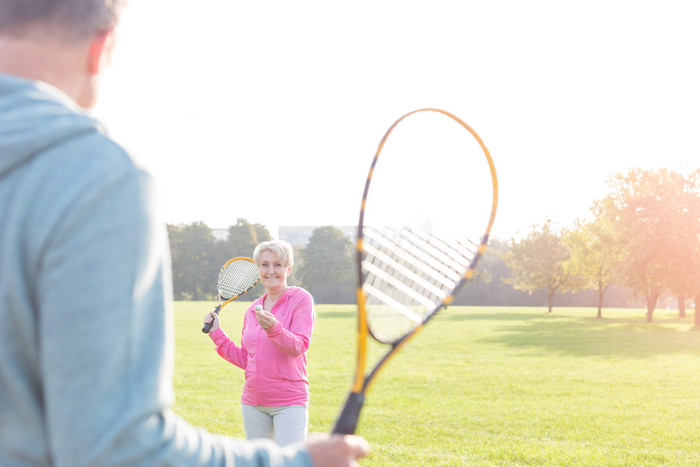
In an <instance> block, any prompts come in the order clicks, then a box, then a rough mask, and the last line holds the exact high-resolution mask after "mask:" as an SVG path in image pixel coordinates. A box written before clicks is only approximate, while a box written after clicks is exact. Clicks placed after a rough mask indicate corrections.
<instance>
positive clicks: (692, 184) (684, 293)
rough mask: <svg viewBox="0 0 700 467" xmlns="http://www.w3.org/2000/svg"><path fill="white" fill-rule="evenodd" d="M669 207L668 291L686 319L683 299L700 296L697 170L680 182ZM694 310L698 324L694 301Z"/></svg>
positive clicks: (699, 186)
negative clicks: (671, 223)
mask: <svg viewBox="0 0 700 467" xmlns="http://www.w3.org/2000/svg"><path fill="white" fill-rule="evenodd" d="M672 203H673V204H672V205H671V206H669V208H668V209H669V210H671V211H672V213H673V214H674V216H673V217H672V219H671V222H673V225H669V228H668V230H669V235H670V237H671V238H669V241H670V242H671V243H672V244H673V249H672V251H671V255H672V256H671V258H670V259H671V263H672V266H671V274H670V277H669V289H670V290H671V292H673V294H674V295H675V296H676V297H677V299H678V314H679V317H681V318H685V316H686V313H685V300H686V298H687V297H691V298H692V297H693V296H695V295H700V169H699V170H695V171H694V172H692V173H690V175H689V176H688V177H687V178H685V177H684V178H683V180H682V182H681V186H679V189H678V192H677V193H676V196H674V197H673V199H672ZM695 308H696V317H695V319H696V322H697V320H698V313H697V300H696V307H695Z"/></svg>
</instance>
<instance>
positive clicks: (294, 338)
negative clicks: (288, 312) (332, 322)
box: [265, 294, 315, 357]
mask: <svg viewBox="0 0 700 467" xmlns="http://www.w3.org/2000/svg"><path fill="white" fill-rule="evenodd" d="M292 306H293V307H294V310H293V312H292V320H291V322H290V324H289V329H286V328H285V327H284V326H283V325H282V323H280V322H279V321H275V324H273V325H272V326H270V327H269V328H268V329H266V330H265V332H267V336H268V337H269V338H270V340H271V341H272V342H273V343H274V344H275V345H276V346H277V347H279V348H280V349H282V351H283V352H284V353H286V354H288V355H291V356H292V357H298V356H299V355H301V354H303V353H304V352H306V351H307V350H308V348H309V344H310V343H311V334H312V332H313V330H314V320H315V311H314V303H313V299H312V298H311V296H310V295H307V294H305V295H304V296H303V298H302V299H301V300H300V301H299V303H295V304H293V305H292Z"/></svg>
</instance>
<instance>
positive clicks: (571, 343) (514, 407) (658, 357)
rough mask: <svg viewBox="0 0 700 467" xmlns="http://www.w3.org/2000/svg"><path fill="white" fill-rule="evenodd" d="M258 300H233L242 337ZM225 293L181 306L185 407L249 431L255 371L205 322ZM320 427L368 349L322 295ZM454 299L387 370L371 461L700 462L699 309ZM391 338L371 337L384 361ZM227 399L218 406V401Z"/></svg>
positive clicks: (316, 409)
mask: <svg viewBox="0 0 700 467" xmlns="http://www.w3.org/2000/svg"><path fill="white" fill-rule="evenodd" d="M247 305H248V304H247V303H245V302H242V303H236V302H233V303H231V304H229V305H228V306H227V307H226V308H224V310H223V311H222V323H223V327H224V329H226V331H227V332H228V334H229V335H230V336H231V337H233V338H234V339H235V340H236V341H238V340H239V337H240V323H241V312H242V310H243V309H244V308H245V307H246V306H247ZM212 307H213V303H212V302H177V303H176V305H175V326H176V330H175V337H176V346H175V349H176V367H175V393H176V404H175V411H176V412H177V413H179V414H180V415H182V416H183V417H184V418H186V419H187V420H188V421H190V422H191V423H193V424H195V425H199V426H203V427H205V428H207V429H208V430H210V431H213V432H217V433H223V434H227V435H231V436H235V437H243V427H242V423H241V415H240V411H241V409H240V403H239V401H240V394H241V389H242V385H243V372H242V371H241V370H240V369H238V368H236V367H234V366H232V365H230V364H229V363H227V362H225V361H224V360H222V359H221V358H219V356H218V355H216V353H215V351H214V349H213V345H212V344H211V342H210V340H209V338H208V337H206V336H205V335H204V334H202V333H201V331H200V329H201V322H202V316H203V315H204V314H205V313H206V312H208V311H209V310H211V309H212ZM316 311H317V320H316V328H315V331H314V337H313V340H312V343H311V348H310V349H309V354H308V358H309V377H310V384H311V404H310V409H309V413H310V430H311V431H328V430H329V429H330V427H331V426H332V424H333V421H334V420H335V416H336V414H337V412H338V410H339V409H340V407H341V406H342V404H343V403H344V401H345V397H346V393H347V391H348V389H349V387H350V383H351V379H352V376H353V366H354V359H355V329H356V321H355V306H349V305H320V306H317V308H316ZM545 311H546V310H545V309H544V308H499V307H450V308H449V309H447V310H444V311H442V312H441V314H439V315H438V316H437V317H436V318H435V319H434V320H433V321H431V322H430V323H429V324H428V326H426V328H425V330H424V331H422V332H421V333H420V334H419V335H418V336H417V337H416V338H415V339H413V340H412V341H411V342H410V343H409V344H408V345H407V346H406V347H405V348H404V349H403V350H402V352H401V353H400V354H399V355H398V356H397V357H395V358H394V359H393V360H392V361H391V362H390V363H389V365H388V366H387V367H386V369H385V370H384V371H383V372H382V373H380V374H379V376H378V379H377V380H376V382H375V383H374V385H373V386H372V388H371V390H370V393H369V394H368V396H367V400H366V402H365V406H364V409H363V412H362V415H361V419H360V425H359V428H358V433H359V434H361V435H362V436H364V437H365V438H366V439H367V440H368V441H369V442H370V446H371V455H370V456H369V457H368V458H367V459H365V460H363V462H362V465H366V466H387V465H417V466H419V465H420V466H422V465H443V466H459V465H572V466H573V465H575V466H583V465H590V466H594V465H595V466H598V465H619V466H622V465H624V466H628V465H634V466H638V465H683V466H685V465H687V466H696V465H700V330H698V329H697V328H695V327H694V326H693V312H692V310H691V311H690V313H689V316H688V318H684V319H678V318H677V315H678V313H677V311H672V312H670V311H669V312H667V311H665V310H659V311H657V312H655V314H654V318H655V322H654V323H652V324H645V323H644V310H629V309H604V310H603V316H604V318H603V319H595V311H596V310H595V309H590V308H561V309H557V308H555V309H554V312H553V313H551V314H547V313H546V312H545ZM380 350H382V349H381V348H380V347H379V346H378V345H376V346H372V347H371V352H372V356H373V358H376V357H377V356H379V355H380V354H381V353H380ZM212 409H214V410H212Z"/></svg>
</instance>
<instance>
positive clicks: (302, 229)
mask: <svg viewBox="0 0 700 467" xmlns="http://www.w3.org/2000/svg"><path fill="white" fill-rule="evenodd" d="M319 227H320V226H318V225H315V226H282V227H279V228H278V234H277V235H278V236H277V238H279V239H280V240H285V241H287V242H289V243H290V244H292V245H293V246H299V247H305V246H306V245H308V244H309V238H311V235H312V234H313V233H314V230H316V229H318V228H319ZM333 227H335V228H336V229H338V230H340V231H341V232H343V234H344V235H345V236H346V237H348V238H349V239H350V240H352V241H353V242H354V241H355V236H356V234H357V227H355V226H341V227H338V226H335V225H334V226H333ZM211 230H212V233H213V234H214V238H215V239H216V240H226V239H227V238H228V229H211Z"/></svg>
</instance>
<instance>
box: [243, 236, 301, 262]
mask: <svg viewBox="0 0 700 467" xmlns="http://www.w3.org/2000/svg"><path fill="white" fill-rule="evenodd" d="M263 251H271V252H273V253H274V254H276V255H277V258H279V259H281V260H282V261H283V262H284V264H285V265H286V266H287V267H292V266H294V249H293V248H292V245H290V244H289V243H287V242H285V241H284V240H270V241H269V242H262V243H261V244H260V245H258V246H257V247H255V252H253V261H255V265H256V266H258V267H260V257H261V256H262V254H263Z"/></svg>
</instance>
